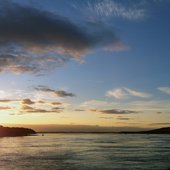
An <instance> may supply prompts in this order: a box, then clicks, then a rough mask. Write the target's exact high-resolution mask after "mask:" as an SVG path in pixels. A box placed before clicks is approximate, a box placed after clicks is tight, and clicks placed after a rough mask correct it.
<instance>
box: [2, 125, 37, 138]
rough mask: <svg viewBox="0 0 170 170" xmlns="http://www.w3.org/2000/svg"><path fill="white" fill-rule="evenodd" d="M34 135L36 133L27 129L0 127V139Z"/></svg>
mask: <svg viewBox="0 0 170 170" xmlns="http://www.w3.org/2000/svg"><path fill="white" fill-rule="evenodd" d="M34 134H36V132H35V131H34V130H32V129H28V128H22V127H3V126H0V137H14V136H29V135H34Z"/></svg>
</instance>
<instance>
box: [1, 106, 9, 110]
mask: <svg viewBox="0 0 170 170" xmlns="http://www.w3.org/2000/svg"><path fill="white" fill-rule="evenodd" d="M9 109H11V107H9V106H0V110H9Z"/></svg>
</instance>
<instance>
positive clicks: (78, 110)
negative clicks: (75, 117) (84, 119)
mask: <svg viewBox="0 0 170 170" xmlns="http://www.w3.org/2000/svg"><path fill="white" fill-rule="evenodd" d="M75 111H76V112H84V111H85V110H84V109H75Z"/></svg>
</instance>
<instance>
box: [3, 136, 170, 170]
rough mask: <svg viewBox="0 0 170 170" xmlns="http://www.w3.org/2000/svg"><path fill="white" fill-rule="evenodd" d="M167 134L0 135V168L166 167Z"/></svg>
mask: <svg viewBox="0 0 170 170" xmlns="http://www.w3.org/2000/svg"><path fill="white" fill-rule="evenodd" d="M169 168H170V135H150V134H149V135H147V134H142V135H141V134H45V136H28V137H15V138H0V170H67V169H70V170H77V169H80V170H93V169H94V170H95V169H99V170H105V169H120V170H123V169H125V170H126V169H127V170H128V169H129V170H133V169H134V170H135V169H136V170H140V169H147V170H152V169H153V170H157V169H158V170H167V169H169Z"/></svg>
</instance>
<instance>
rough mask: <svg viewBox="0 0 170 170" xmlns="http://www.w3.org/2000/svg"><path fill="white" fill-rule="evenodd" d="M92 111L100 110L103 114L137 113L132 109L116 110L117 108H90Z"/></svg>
mask: <svg viewBox="0 0 170 170" xmlns="http://www.w3.org/2000/svg"><path fill="white" fill-rule="evenodd" d="M90 111H92V112H100V113H103V114H132V113H138V112H137V111H132V110H118V109H108V110H97V109H91V110H90Z"/></svg>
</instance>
